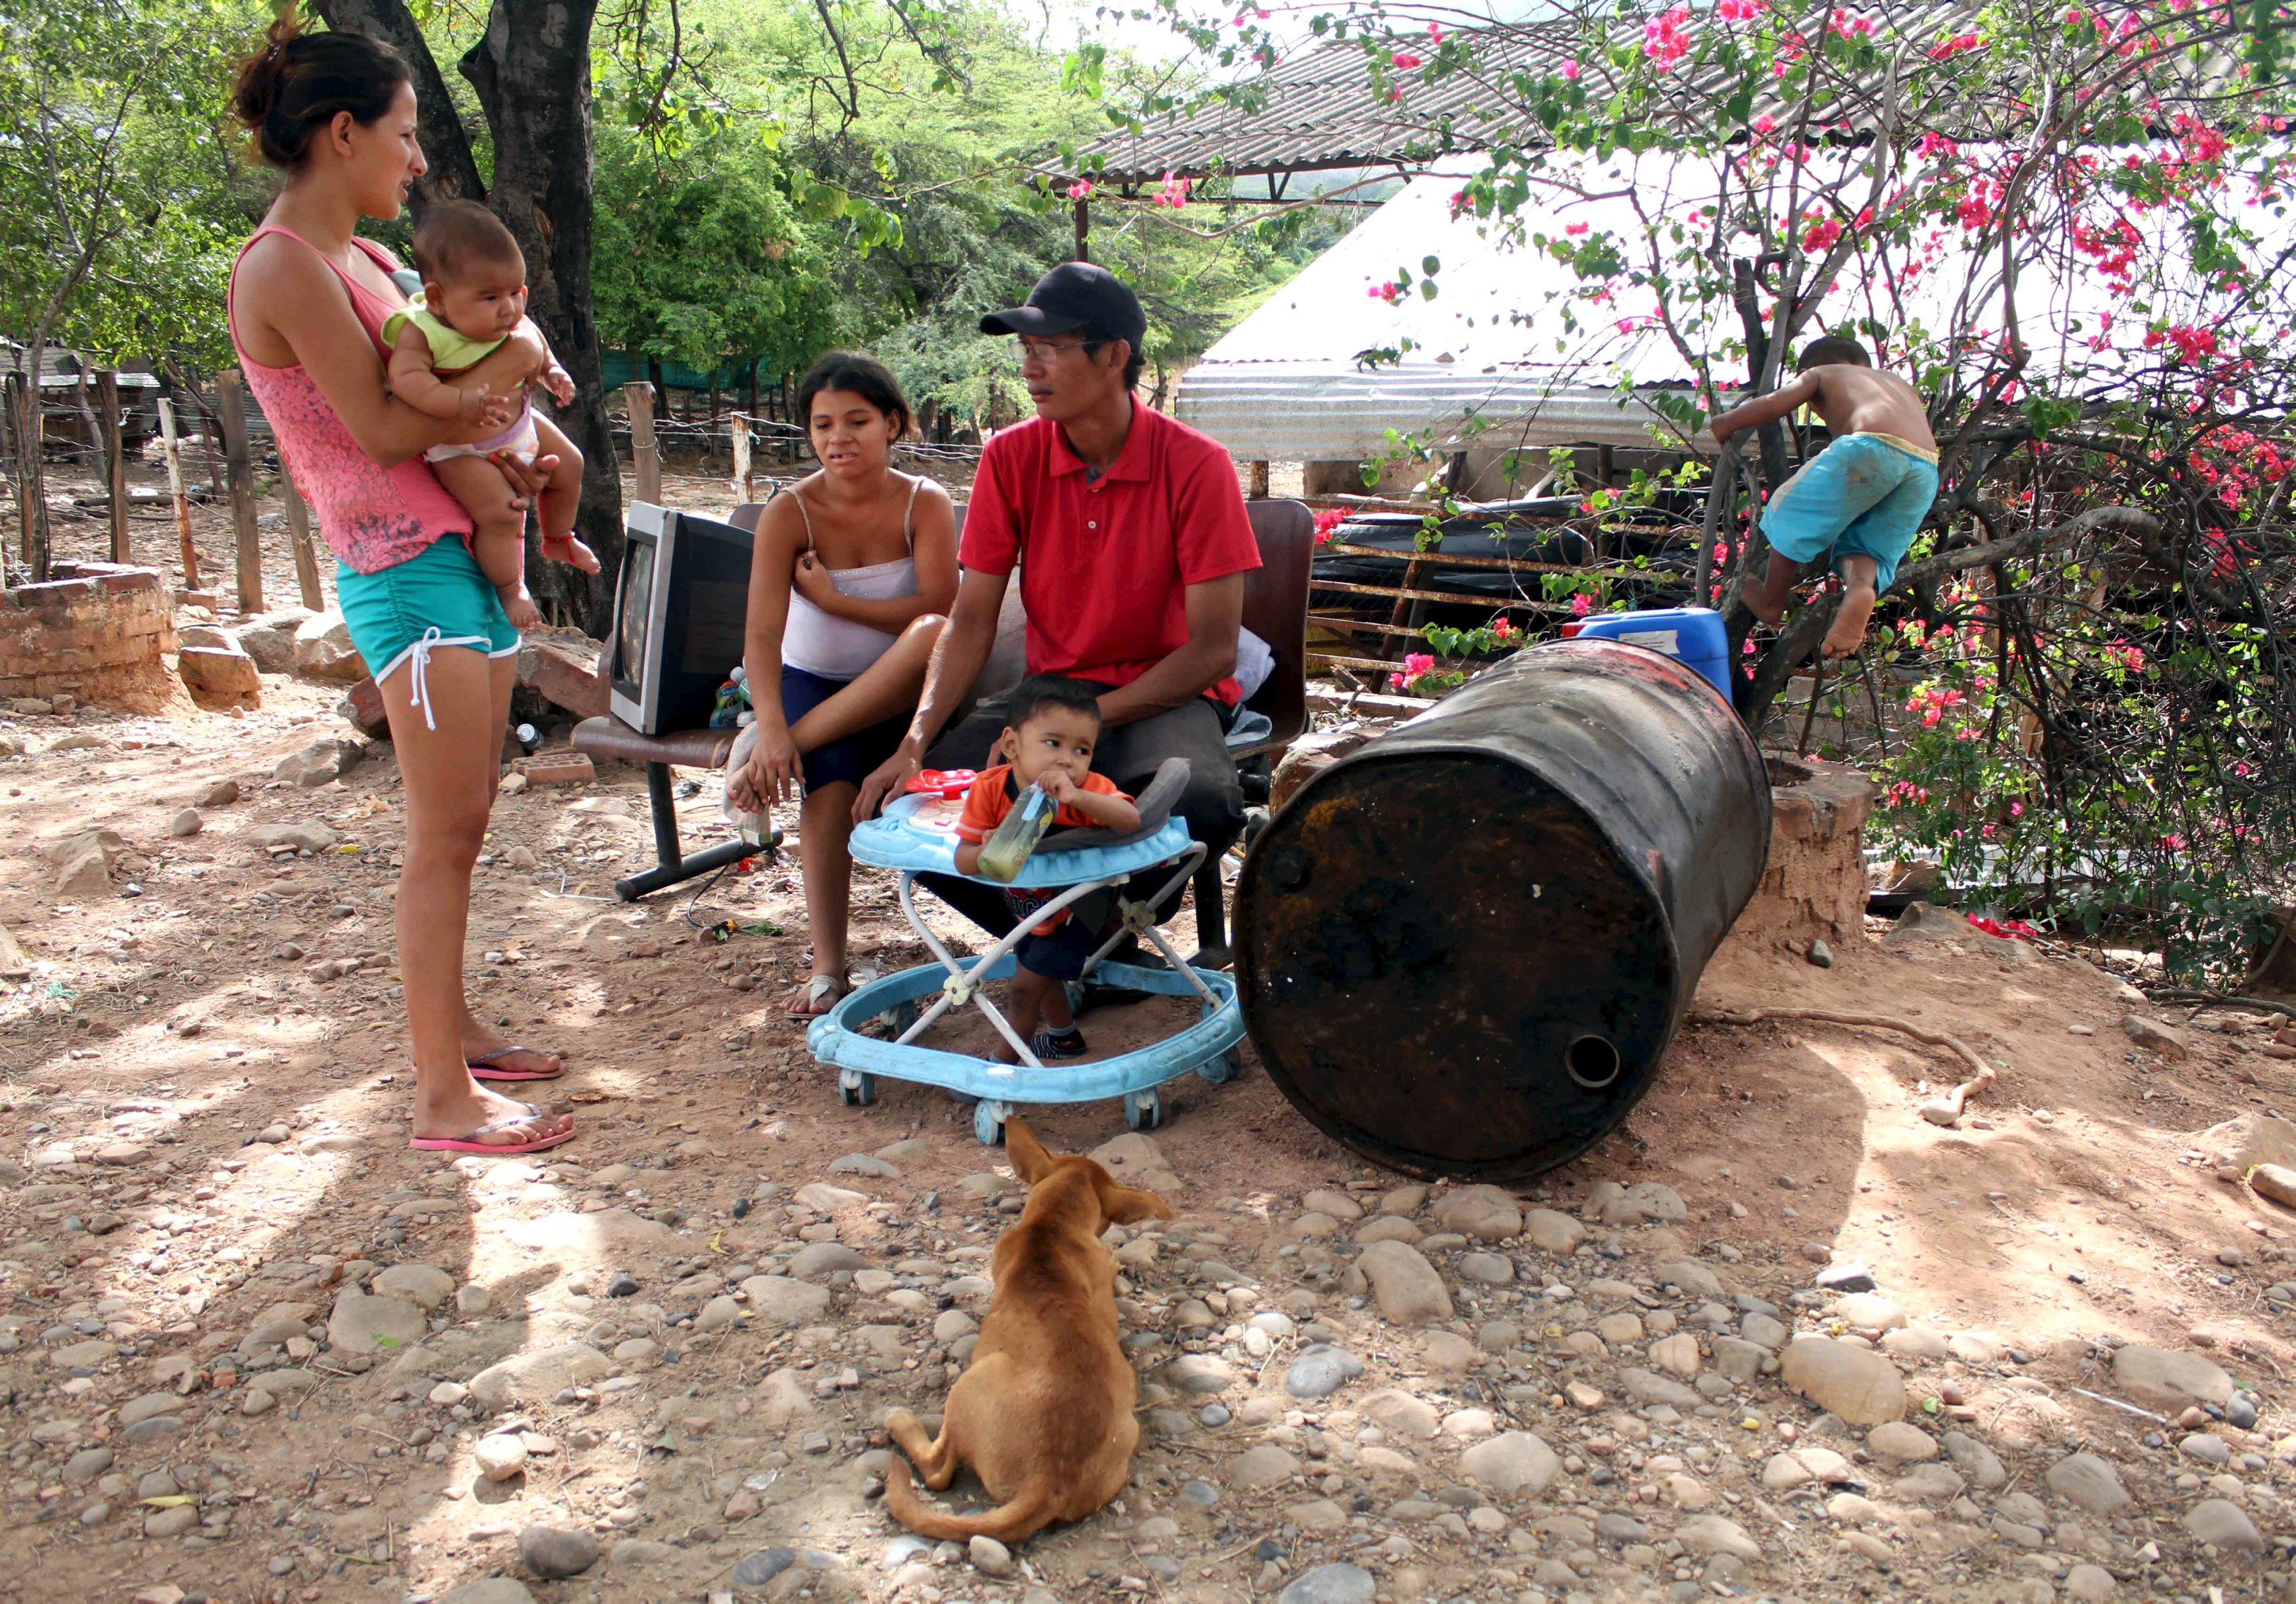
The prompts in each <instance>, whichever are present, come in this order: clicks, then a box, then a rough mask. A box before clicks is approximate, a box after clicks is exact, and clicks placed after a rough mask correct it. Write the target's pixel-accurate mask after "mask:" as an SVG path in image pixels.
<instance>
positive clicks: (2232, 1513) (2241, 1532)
mask: <svg viewBox="0 0 2296 1604" xmlns="http://www.w3.org/2000/svg"><path fill="white" fill-rule="evenodd" d="M2185 1530H2186V1531H2188V1532H2190V1533H2191V1534H2193V1535H2194V1536H2195V1537H2197V1538H2199V1539H2200V1540H2201V1541H2202V1543H2214V1544H2216V1546H2217V1547H2218V1548H2236V1549H2260V1548H2262V1547H2263V1546H2264V1534H2263V1533H2261V1532H2259V1531H2258V1530H2257V1529H2256V1523H2255V1522H2254V1521H2252V1520H2251V1519H2250V1518H2248V1516H2247V1513H2246V1512H2245V1511H2243V1510H2242V1509H2241V1507H2240V1506H2239V1505H2238V1504H2236V1503H2235V1502H2232V1501H2231V1500H2230V1499H2226V1498H2204V1499H2202V1501H2201V1502H2198V1503H2196V1504H2194V1506H2193V1508H2192V1511H2191V1512H2190V1513H2189V1514H2187V1515H2186V1516H2185Z"/></svg>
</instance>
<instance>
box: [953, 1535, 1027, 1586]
mask: <svg viewBox="0 0 2296 1604" xmlns="http://www.w3.org/2000/svg"><path fill="white" fill-rule="evenodd" d="M965 1556H966V1558H968V1559H971V1560H972V1568H973V1569H975V1570H977V1571H979V1572H980V1574H981V1575H984V1576H996V1577H998V1578H1000V1579H1002V1578H1005V1577H1010V1576H1013V1575H1019V1574H1020V1568H1021V1567H1019V1566H1017V1565H1014V1564H1013V1551H1012V1550H1011V1549H1008V1548H1006V1547H1005V1545H1004V1544H1003V1543H999V1542H997V1541H996V1538H994V1537H990V1536H988V1535H987V1534H983V1533H975V1534H973V1538H972V1543H969V1544H967V1545H966V1548H965Z"/></svg>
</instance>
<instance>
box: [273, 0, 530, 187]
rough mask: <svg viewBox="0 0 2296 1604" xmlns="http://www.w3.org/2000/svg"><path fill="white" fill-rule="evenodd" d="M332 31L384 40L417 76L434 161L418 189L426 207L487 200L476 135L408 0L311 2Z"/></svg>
mask: <svg viewBox="0 0 2296 1604" xmlns="http://www.w3.org/2000/svg"><path fill="white" fill-rule="evenodd" d="M311 4H312V5H313V6H314V7H315V8H316V10H317V12H318V13H319V15H320V16H322V17H324V18H325V19H326V22H327V26H328V27H329V28H332V29H335V30H336V31H338V32H340V33H363V34H365V35H366V36H367V37H369V38H372V39H380V40H381V41H382V42H383V43H384V44H386V45H389V46H390V47H391V48H392V49H393V50H395V51H397V52H398V53H399V54H400V55H401V56H402V57H404V58H405V59H406V67H407V70H408V71H410V72H411V73H413V74H414V105H415V115H416V118H417V119H418V122H417V125H416V130H417V132H418V133H419V134H420V135H421V137H422V155H423V158H424V160H427V161H429V162H430V171H429V172H428V173H425V174H424V175H423V176H422V179H421V181H420V182H418V183H417V184H415V186H414V189H415V194H416V196H417V197H418V198H419V200H420V201H422V204H424V205H428V204H429V203H430V202H431V201H484V200H485V199H486V198H487V186H486V184H485V182H484V181H483V180H481V179H480V176H479V163H478V159H477V157H476V156H474V155H473V154H472V153H471V136H470V133H469V131H468V130H466V129H465V128H464V127H463V119H462V118H461V117H460V115H458V114H457V113H456V111H455V97H454V96H453V95H452V94H449V93H448V92H447V79H446V76H445V75H444V74H443V73H441V72H440V71H439V63H438V61H437V60H436V59H435V58H434V57H433V56H432V55H431V53H430V45H429V43H428V42H427V41H425V40H424V38H423V37H422V29H421V28H420V27H418V26H417V25H416V23H415V20H414V13H413V12H410V11H408V10H407V8H406V0H311Z"/></svg>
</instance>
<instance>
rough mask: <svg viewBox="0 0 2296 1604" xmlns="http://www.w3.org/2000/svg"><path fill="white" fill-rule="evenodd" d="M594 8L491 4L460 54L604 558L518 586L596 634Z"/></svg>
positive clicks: (543, 0)
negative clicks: (557, 369)
mask: <svg viewBox="0 0 2296 1604" xmlns="http://www.w3.org/2000/svg"><path fill="white" fill-rule="evenodd" d="M391 3H392V4H398V0H391ZM595 11H596V6H595V4H594V0H495V4H494V9H493V11H492V12H489V13H488V18H487V31H486V33H485V35H484V36H483V37H481V38H480V40H479V42H478V43H477V44H476V45H472V46H471V48H470V50H469V51H468V53H465V54H464V55H463V60H462V62H461V70H462V73H463V77H464V78H468V79H469V80H470V81H471V87H472V88H474V89H476V90H477V91H478V94H479V103H480V106H482V107H483V108H484V109H485V110H486V114H487V125H488V127H489V128H491V129H492V130H493V132H494V142H495V169H494V188H493V191H492V192H490V193H489V194H488V197H487V204H488V206H490V207H492V208H493V209H494V211H495V214H496V216H497V217H501V218H502V220H503V222H504V224H505V225H508V227H509V229H510V231H511V233H512V236H513V237H514V238H515V239H516V240H517V241H518V243H519V249H520V250H522V251H524V252H525V253H526V275H527V276H526V282H527V286H528V289H529V299H528V301H527V313H528V315H529V316H531V317H532V318H533V319H534V321H535V322H536V323H537V324H538V325H540V327H541V329H542V331H543V332H544V333H545V334H546V335H548V336H549V338H550V343H551V345H552V347H553V348H554V349H555V350H556V351H557V353H558V360H559V361H560V362H561V363H562V364H564V366H565V369H566V371H567V372H568V373H569V374H570V375H571V377H572V378H573V381H574V390H575V395H574V404H573V405H572V406H571V407H570V408H568V409H567V410H566V412H565V413H563V414H562V416H561V417H560V419H559V427H560V428H561V429H563V430H565V431H566V435H567V438H569V439H570V440H572V441H573V443H574V444H575V446H577V447H578V448H579V449H580V451H581V453H582V455H583V458H584V460H585V462H586V467H585V469H584V471H583V474H582V501H581V508H580V511H579V512H578V514H577V515H576V520H575V522H576V527H577V528H578V531H579V533H580V534H581V536H582V538H583V539H584V540H586V541H587V542H588V543H589V545H590V549H591V550H592V551H594V552H597V554H598V561H599V563H600V564H601V567H600V569H599V571H598V572H597V573H596V574H594V575H584V574H582V573H580V572H579V571H578V570H577V569H571V568H568V567H565V566H563V565H562V564H558V563H548V564H545V565H543V567H542V569H541V571H540V572H539V573H534V574H529V576H528V577H527V585H528V588H529V589H530V590H532V591H533V592H534V593H535V596H536V598H537V601H538V600H540V599H542V598H543V597H545V596H547V597H549V598H551V599H553V600H556V601H560V602H562V604H563V605H564V607H565V609H566V610H567V613H568V614H569V616H570V617H571V618H574V619H575V620H576V621H577V622H578V624H579V625H580V626H581V627H582V628H584V629H585V630H586V631H587V632H588V633H589V634H592V635H595V636H599V637H603V635H604V634H605V633H606V630H607V629H608V627H609V626H611V621H612V616H613V585H614V578H615V576H616V574H617V573H618V572H619V569H620V568H621V561H622V492H621V484H620V481H619V475H618V474H617V473H616V471H615V467H614V438H613V435H612V433H611V430H610V429H609V428H608V425H607V421H606V381H605V371H604V366H603V362H602V360H601V357H600V353H599V349H598V325H597V321H596V319H595V317H594V315H593V313H592V309H591V305H590V244H591V237H592V233H593V218H592V215H591V204H592V202H591V187H590V25H591V20H592V18H593V17H594V14H595ZM537 580H539V581H540V583H539V584H537V583H536V582H537Z"/></svg>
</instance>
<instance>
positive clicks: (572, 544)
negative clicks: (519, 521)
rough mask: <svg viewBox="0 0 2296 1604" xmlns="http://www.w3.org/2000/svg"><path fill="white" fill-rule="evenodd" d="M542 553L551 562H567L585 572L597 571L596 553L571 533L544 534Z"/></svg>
mask: <svg viewBox="0 0 2296 1604" xmlns="http://www.w3.org/2000/svg"><path fill="white" fill-rule="evenodd" d="M542 554H543V555H544V556H545V557H547V558H549V559H550V560H551V561H553V562H568V563H571V564H573V565H574V566H575V567H576V568H578V569H581V570H582V571H583V572H584V573H586V574H594V573H596V572H597V571H598V554H597V552H594V551H592V550H591V549H590V548H589V547H588V546H586V545H585V544H583V543H582V542H580V541H578V540H577V539H575V538H574V536H571V535H545V536H543V537H542Z"/></svg>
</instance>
